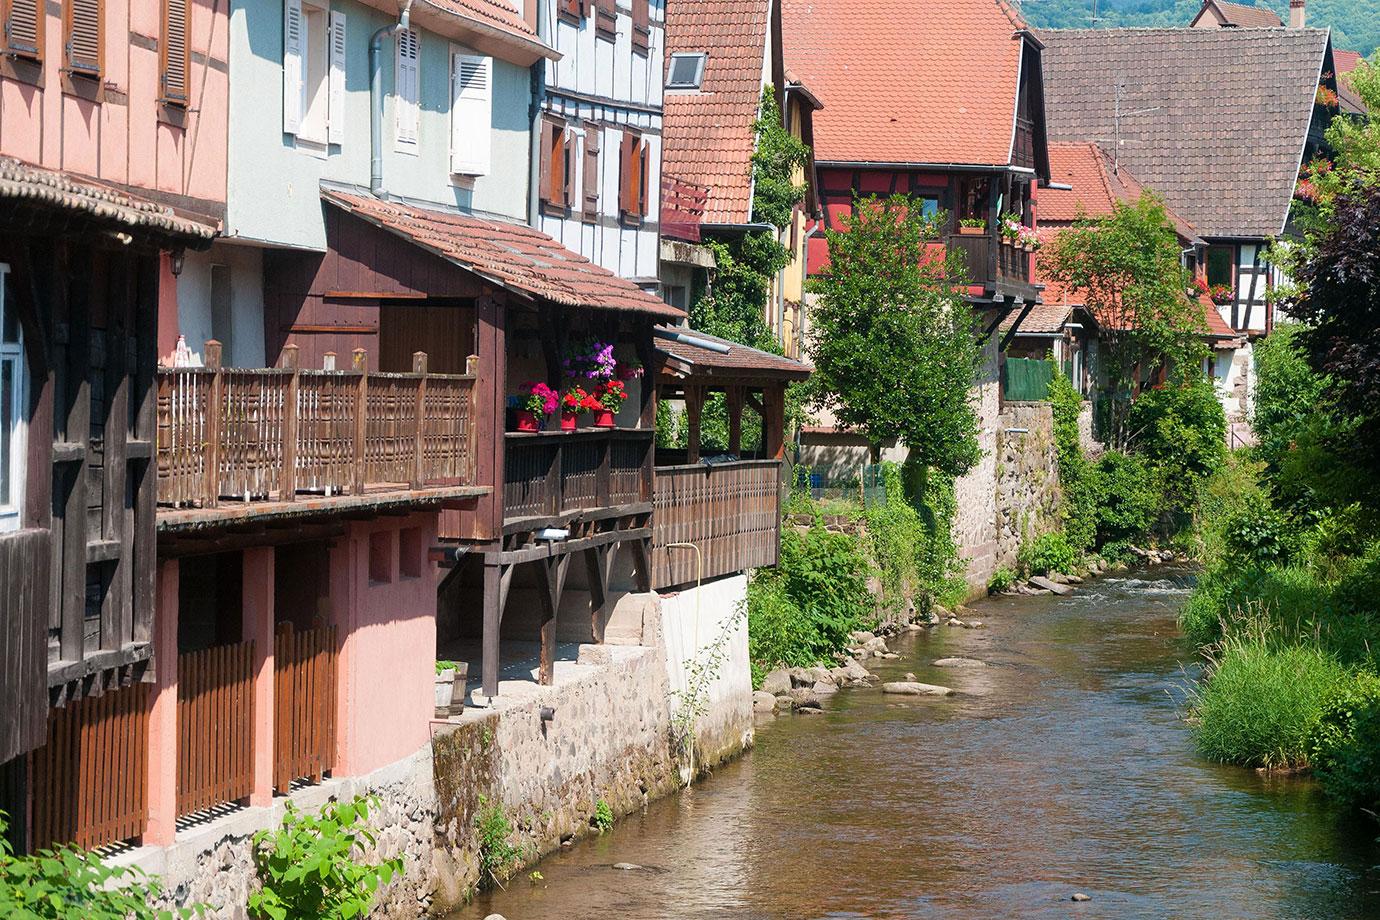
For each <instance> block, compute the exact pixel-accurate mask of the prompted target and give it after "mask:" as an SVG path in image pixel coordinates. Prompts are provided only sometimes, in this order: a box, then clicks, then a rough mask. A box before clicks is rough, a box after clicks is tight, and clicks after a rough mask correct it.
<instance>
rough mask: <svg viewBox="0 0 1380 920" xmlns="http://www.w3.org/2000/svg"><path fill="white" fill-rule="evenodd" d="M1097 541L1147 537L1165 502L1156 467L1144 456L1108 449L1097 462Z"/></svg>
mask: <svg viewBox="0 0 1380 920" xmlns="http://www.w3.org/2000/svg"><path fill="white" fill-rule="evenodd" d="M1096 494H1097V498H1098V502H1097V542H1098V545H1099V546H1102V545H1104V544H1107V543H1117V542H1123V541H1126V542H1134V541H1136V540H1143V539H1144V538H1145V537H1147V536H1148V535H1149V534H1150V531H1151V529H1152V528H1153V527H1154V526H1155V522H1156V521H1157V520H1158V518H1159V514H1160V506H1161V502H1162V498H1161V494H1160V488H1159V483H1158V482H1157V479H1156V476H1155V473H1154V471H1153V470H1152V469H1151V468H1150V466H1149V464H1147V463H1146V462H1145V461H1144V460H1142V459H1141V458H1140V457H1136V456H1132V455H1130V454H1122V453H1118V452H1116V451H1108V452H1107V453H1105V454H1103V455H1102V457H1101V458H1100V459H1099V460H1098V463H1097V472H1096Z"/></svg>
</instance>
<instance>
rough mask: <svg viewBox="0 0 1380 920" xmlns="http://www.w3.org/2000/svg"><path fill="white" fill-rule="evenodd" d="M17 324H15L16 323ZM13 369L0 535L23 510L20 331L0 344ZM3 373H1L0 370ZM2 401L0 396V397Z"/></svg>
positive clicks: (24, 373)
mask: <svg viewBox="0 0 1380 920" xmlns="http://www.w3.org/2000/svg"><path fill="white" fill-rule="evenodd" d="M9 272H10V267H9V266H8V265H6V264H5V263H3V262H0V329H3V328H4V318H5V311H6V310H11V309H15V308H14V306H13V305H12V304H8V303H6V302H5V290H6V284H5V281H6V278H7V276H8V275H9ZM16 325H18V324H16ZM4 364H10V365H12V366H13V375H14V377H13V379H14V388H13V391H12V392H11V394H10V399H11V403H10V407H9V409H10V417H11V418H12V419H13V420H14V422H13V427H12V428H11V429H10V449H9V456H8V457H0V462H7V463H8V464H9V472H10V496H9V500H8V501H6V502H4V503H3V504H0V533H6V532H8V531H12V530H18V529H19V527H20V525H21V517H22V511H23V508H24V485H25V476H26V473H25V470H26V467H27V464H26V463H25V456H26V451H27V443H28V439H27V437H26V435H27V433H28V423H27V419H26V418H25V411H24V407H25V405H26V399H27V383H28V376H29V375H28V370H27V368H26V367H25V361H24V330H23V328H22V327H21V328H20V329H19V341H17V342H3V341H0V365H4ZM0 373H3V371H0ZM0 398H3V397H0Z"/></svg>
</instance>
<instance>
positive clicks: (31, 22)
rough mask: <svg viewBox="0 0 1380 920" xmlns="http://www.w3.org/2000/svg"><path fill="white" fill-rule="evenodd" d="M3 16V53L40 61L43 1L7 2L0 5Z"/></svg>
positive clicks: (43, 18) (11, 0) (10, 0)
mask: <svg viewBox="0 0 1380 920" xmlns="http://www.w3.org/2000/svg"><path fill="white" fill-rule="evenodd" d="M0 10H3V11H4V14H5V45H4V47H5V51H7V52H8V53H10V54H14V55H18V56H20V57H26V58H29V59H30V60H34V61H37V60H41V59H42V57H43V24H44V20H46V19H47V17H46V16H44V15H43V0H9V2H8V3H0Z"/></svg>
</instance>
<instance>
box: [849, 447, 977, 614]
mask: <svg viewBox="0 0 1380 920" xmlns="http://www.w3.org/2000/svg"><path fill="white" fill-rule="evenodd" d="M882 476H883V481H884V482H885V485H886V501H885V502H884V503H882V504H878V505H874V506H872V507H870V508H868V509H867V512H866V514H865V520H866V523H867V551H868V554H869V555H870V556H871V557H872V561H873V563H874V564H875V566H876V569H877V575H878V580H879V581H880V583H881V587H882V597H881V602H882V606H883V607H884V608H886V609H887V610H890V611H892V612H897V611H899V610H901V609H903V608H904V606H905V604H906V603H907V602H908V601H910V600H914V601H915V604H916V607H917V608H918V609H921V610H924V609H927V608H928V607H929V606H930V605H931V604H933V603H940V604H954V603H958V602H959V601H961V600H962V599H963V594H964V592H965V590H966V584H965V582H964V581H963V574H962V573H963V563H962V561H961V560H960V559H959V555H958V546H957V544H956V543H954V538H953V519H954V515H955V514H956V512H957V504H956V502H955V499H954V491H953V482H952V481H951V480H949V479H948V478H946V477H944V476H942V475H938V474H931V475H930V476H928V477H927V478H926V480H925V483H924V490H923V491H924V504H923V506H922V507H921V508H918V509H917V508H915V507H913V506H912V505H911V504H910V502H908V501H907V500H906V497H905V490H904V489H903V487H902V484H901V475H900V469H899V467H897V466H896V464H893V463H887V464H884V465H883V467H882Z"/></svg>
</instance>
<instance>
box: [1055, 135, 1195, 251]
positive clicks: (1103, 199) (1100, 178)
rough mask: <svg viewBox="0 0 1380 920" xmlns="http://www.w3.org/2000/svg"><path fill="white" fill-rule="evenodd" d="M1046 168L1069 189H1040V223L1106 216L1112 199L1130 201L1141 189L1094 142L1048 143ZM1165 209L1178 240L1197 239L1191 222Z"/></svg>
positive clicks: (1113, 200)
mask: <svg viewBox="0 0 1380 920" xmlns="http://www.w3.org/2000/svg"><path fill="white" fill-rule="evenodd" d="M1049 168H1050V176H1051V179H1052V181H1054V182H1058V183H1061V184H1063V185H1071V186H1073V189H1072V190H1071V191H1069V190H1065V189H1056V188H1047V189H1040V195H1039V199H1038V201H1037V205H1038V207H1039V214H1040V223H1041V224H1042V225H1047V224H1071V223H1073V222H1074V221H1075V220H1077V219H1078V218H1079V217H1080V216H1086V217H1106V216H1108V215H1110V214H1111V213H1112V211H1113V203H1114V202H1117V201H1121V202H1125V203H1127V204H1130V203H1132V202H1135V201H1137V200H1139V199H1140V196H1141V194H1142V193H1143V192H1144V191H1145V189H1144V187H1143V186H1142V185H1141V184H1140V182H1138V181H1137V180H1136V177H1135V176H1134V175H1133V174H1132V172H1131V170H1130V169H1128V168H1127V167H1125V166H1121V167H1118V166H1117V165H1116V164H1114V163H1113V162H1112V158H1111V157H1110V156H1108V155H1107V153H1106V151H1105V150H1103V149H1102V147H1101V146H1100V145H1098V144H1093V143H1084V142H1078V143H1068V142H1065V143H1057V144H1050V145H1049ZM1168 212H1169V219H1170V221H1171V222H1173V224H1174V230H1175V232H1176V233H1178V235H1179V239H1180V240H1182V241H1183V242H1185V243H1191V242H1193V241H1194V240H1196V239H1198V231H1197V230H1196V229H1195V228H1194V226H1193V225H1192V224H1191V223H1189V222H1188V221H1186V220H1184V219H1183V218H1182V217H1180V216H1179V214H1178V212H1177V211H1175V210H1174V209H1173V208H1169V209H1168Z"/></svg>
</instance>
